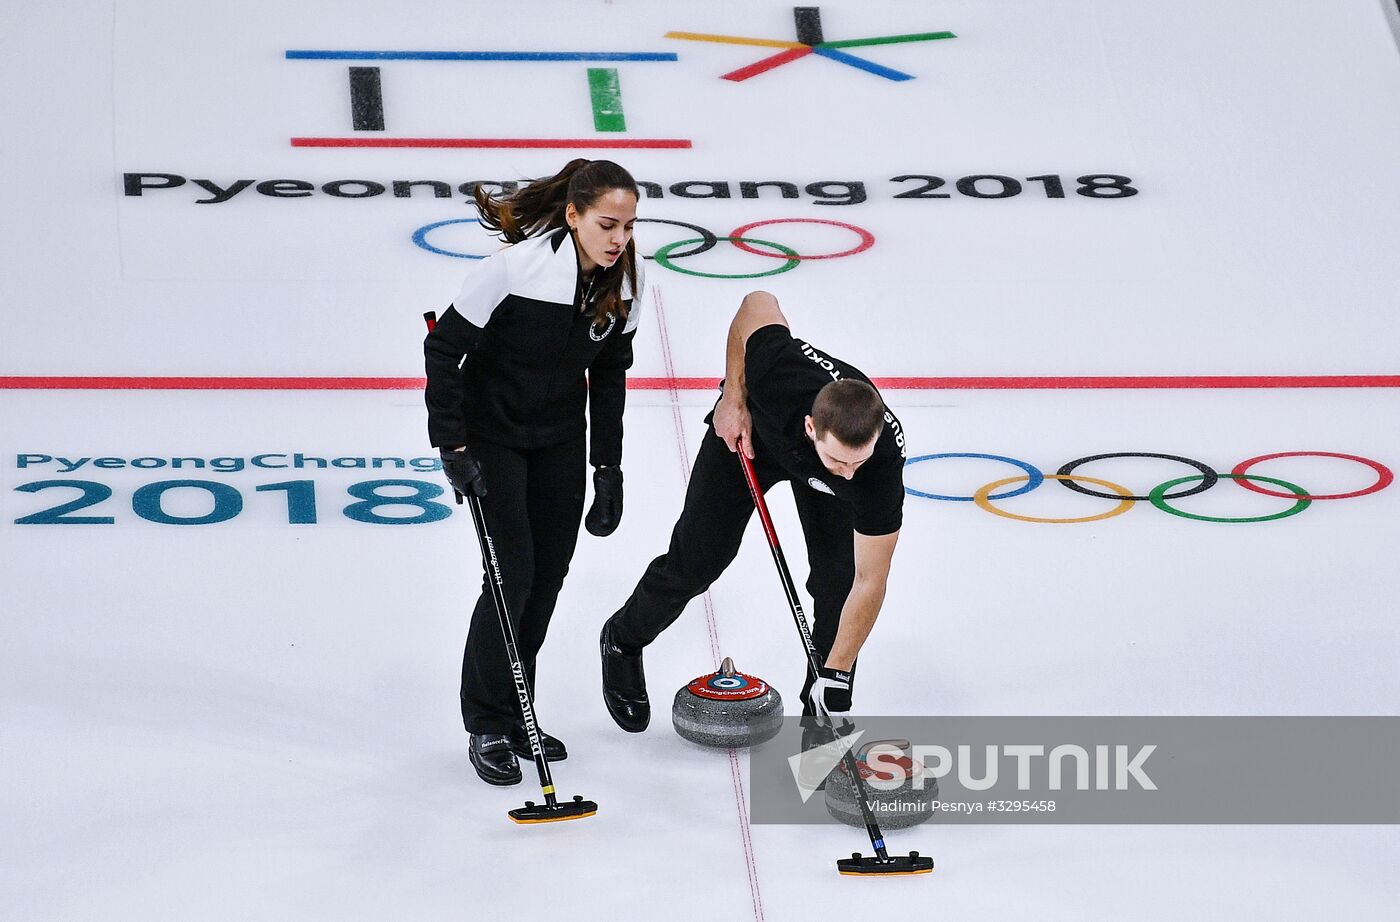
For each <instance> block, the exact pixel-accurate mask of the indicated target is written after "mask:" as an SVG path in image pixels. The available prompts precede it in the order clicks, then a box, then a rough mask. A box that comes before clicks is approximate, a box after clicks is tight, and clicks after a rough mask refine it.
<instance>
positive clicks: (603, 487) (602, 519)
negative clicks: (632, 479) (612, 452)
mask: <svg viewBox="0 0 1400 922" xmlns="http://www.w3.org/2000/svg"><path fill="white" fill-rule="evenodd" d="M621 521H622V468H620V467H618V466H617V465H616V464H607V465H602V466H599V467H596V468H594V469H593V506H592V507H591V508H590V509H589V510H588V515H587V517H586V518H584V520H583V524H584V527H586V528H587V529H588V533H589V534H590V535H597V536H598V537H599V538H606V537H607V536H608V535H610V534H612V533H613V532H615V531H617V526H618V523H619V522H621Z"/></svg>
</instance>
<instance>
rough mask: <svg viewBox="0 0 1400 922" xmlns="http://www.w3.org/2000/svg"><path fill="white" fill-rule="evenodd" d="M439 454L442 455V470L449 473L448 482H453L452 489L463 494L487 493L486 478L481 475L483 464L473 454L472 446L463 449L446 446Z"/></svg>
mask: <svg viewBox="0 0 1400 922" xmlns="http://www.w3.org/2000/svg"><path fill="white" fill-rule="evenodd" d="M438 454H439V455H440V456H441V457H442V472H443V473H444V474H446V475H447V482H448V483H450V484H452V489H454V490H456V491H457V492H458V493H460V494H462V495H463V496H467V495H469V494H471V493H475V494H476V495H477V496H485V495H486V479H485V478H484V477H482V476H481V464H480V462H478V461H477V460H476V458H475V456H473V455H472V452H471V449H470V448H463V449H462V450H461V451H449V450H448V449H446V448H444V449H441V450H440V451H439V452H438Z"/></svg>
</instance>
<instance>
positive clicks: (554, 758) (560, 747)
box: [510, 720, 569, 762]
mask: <svg viewBox="0 0 1400 922" xmlns="http://www.w3.org/2000/svg"><path fill="white" fill-rule="evenodd" d="M535 729H536V730H539V734H540V746H541V747H542V748H543V749H544V760H545V761H546V762H562V761H564V760H565V759H567V758H568V757H569V750H567V749H565V748H564V741H563V740H561V739H559V738H558V737H557V736H550V735H549V734H548V733H546V732H544V731H543V730H540V729H539V724H535ZM510 751H511V752H513V753H515V754H516V755H518V756H520V758H522V759H529V760H530V761H531V762H533V761H535V753H534V752H533V751H532V750H531V749H530V737H529V736H527V735H526V734H525V721H523V720H518V721H516V722H515V724H514V725H513V726H511V728H510Z"/></svg>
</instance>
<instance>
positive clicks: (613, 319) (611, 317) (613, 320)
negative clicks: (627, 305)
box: [588, 311, 617, 343]
mask: <svg viewBox="0 0 1400 922" xmlns="http://www.w3.org/2000/svg"><path fill="white" fill-rule="evenodd" d="M616 325H617V316H616V315H615V314H614V313H613V312H612V311H608V325H607V328H606V329H604V330H603V332H601V333H599V332H598V329H597V327H595V326H594V325H593V324H591V323H590V324H589V325H588V337H589V339H592V340H593V341H594V342H595V343H600V342H602V341H603V340H605V339H607V338H608V334H609V333H611V332H612V328H613V327H614V326H616Z"/></svg>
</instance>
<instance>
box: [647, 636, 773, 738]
mask: <svg viewBox="0 0 1400 922" xmlns="http://www.w3.org/2000/svg"><path fill="white" fill-rule="evenodd" d="M671 724H672V725H673V726H674V727H675V728H676V732H677V733H679V734H680V735H681V736H683V737H684V738H686V739H688V740H690V741H691V742H692V743H699V744H700V745H701V746H715V747H717V748H720V749H735V748H742V747H745V746H753V745H755V744H757V743H762V742H764V741H765V740H770V739H772V738H773V737H775V736H777V735H778V731H779V730H781V729H782V726H783V699H782V696H781V695H779V694H778V690H777V689H776V688H773V687H772V686H771V685H769V684H768V683H767V682H765V681H763V680H762V679H760V678H757V677H755V676H751V675H745V674H744V673H742V672H737V671H735V669H734V661H733V660H731V659H730V658H729V657H727V656H726V657H725V658H724V663H723V664H722V665H721V666H720V667H719V671H718V672H711V673H708V674H706V675H702V676H700V677H698V678H696V679H694V680H692V681H691V682H688V683H687V684H686V685H684V686H682V687H681V689H680V691H678V692H676V700H675V701H674V702H672V704H671Z"/></svg>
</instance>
